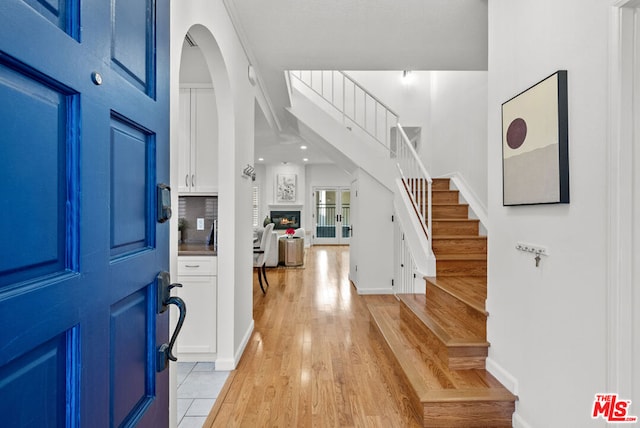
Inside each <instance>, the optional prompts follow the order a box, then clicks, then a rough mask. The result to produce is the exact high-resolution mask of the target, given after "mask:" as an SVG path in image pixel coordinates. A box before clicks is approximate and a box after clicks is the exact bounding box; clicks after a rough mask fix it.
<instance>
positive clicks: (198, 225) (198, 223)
mask: <svg viewBox="0 0 640 428" xmlns="http://www.w3.org/2000/svg"><path fill="white" fill-rule="evenodd" d="M196 229H197V230H204V219H203V218H198V219H197V220H196Z"/></svg>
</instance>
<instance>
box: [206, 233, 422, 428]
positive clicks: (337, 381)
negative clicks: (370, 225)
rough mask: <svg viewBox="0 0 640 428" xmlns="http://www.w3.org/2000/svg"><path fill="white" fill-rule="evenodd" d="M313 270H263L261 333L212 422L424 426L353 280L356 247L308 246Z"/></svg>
mask: <svg viewBox="0 0 640 428" xmlns="http://www.w3.org/2000/svg"><path fill="white" fill-rule="evenodd" d="M307 251H308V253H307V256H306V266H305V268H304V269H283V268H278V269H269V270H268V271H267V276H268V278H269V283H270V284H271V286H270V287H269V289H268V291H267V295H266V296H263V295H262V292H261V291H260V288H259V287H258V285H257V277H256V276H255V274H254V293H253V298H254V320H255V331H254V333H253V335H252V337H251V339H250V341H249V344H248V345H247V349H246V350H245V353H244V355H243V357H242V359H241V361H240V363H239V365H238V368H237V369H236V370H235V371H233V372H232V373H231V375H230V376H229V378H228V380H227V383H226V384H225V386H224V388H223V390H222V391H221V393H220V395H219V396H218V399H217V401H216V404H215V406H214V407H213V409H212V411H211V413H210V414H209V417H208V418H207V421H206V422H205V424H204V427H264V426H269V427H312V426H313V427H385V428H387V427H417V426H421V424H420V423H419V422H418V421H417V419H416V417H415V416H414V413H413V412H412V410H411V403H410V401H409V400H410V398H409V396H408V394H407V392H406V391H405V390H403V387H402V386H401V382H400V381H399V379H398V378H397V377H396V374H395V372H394V369H393V366H392V365H391V362H390V360H389V359H388V357H387V356H386V355H385V353H384V349H383V348H382V347H381V344H380V342H379V341H378V338H377V335H376V334H375V333H374V332H373V331H372V330H371V326H370V315H369V311H368V310H367V303H395V302H396V299H395V297H393V296H359V295H358V294H357V293H356V290H355V288H354V287H353V285H351V283H350V282H349V279H348V270H349V249H348V247H345V246H317V247H312V248H310V249H308V250H307Z"/></svg>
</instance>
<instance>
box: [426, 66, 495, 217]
mask: <svg viewBox="0 0 640 428" xmlns="http://www.w3.org/2000/svg"><path fill="white" fill-rule="evenodd" d="M430 102H431V109H430V111H431V116H430V122H429V126H428V127H427V129H426V130H425V132H424V134H425V136H424V140H425V141H427V143H426V144H425V149H424V150H423V151H422V153H421V157H422V161H423V162H424V163H425V165H427V168H428V171H429V173H430V174H431V175H433V176H434V177H442V176H452V175H460V176H462V178H463V179H464V181H465V182H466V183H467V185H468V186H469V188H470V189H471V191H472V192H473V193H474V194H475V197H476V198H477V200H478V201H479V202H480V204H481V205H483V206H482V208H483V209H484V210H485V211H486V209H487V72H486V71H433V72H431V101H430Z"/></svg>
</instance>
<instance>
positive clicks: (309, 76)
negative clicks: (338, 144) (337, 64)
mask: <svg viewBox="0 0 640 428" xmlns="http://www.w3.org/2000/svg"><path fill="white" fill-rule="evenodd" d="M292 77H293V78H295V79H296V80H297V81H298V82H300V83H302V84H303V85H304V86H305V87H307V88H309V89H311V90H312V91H313V92H314V93H315V94H316V95H319V96H320V97H322V99H323V100H325V101H326V102H327V103H328V104H329V105H331V106H332V107H333V108H334V109H335V111H336V112H337V113H339V115H340V117H341V120H342V123H343V124H344V125H345V126H346V127H348V128H349V129H352V130H353V125H355V126H356V127H358V128H359V129H360V130H362V131H364V133H365V134H366V135H367V136H368V137H370V138H373V139H374V140H375V141H377V142H378V143H380V144H382V145H383V146H384V147H385V148H386V149H387V150H391V136H390V133H389V129H391V128H392V127H395V126H396V125H397V123H398V115H397V114H396V113H395V112H394V111H393V110H391V109H390V108H389V107H387V106H386V105H385V104H384V103H383V102H382V101H380V100H379V99H378V98H376V97H375V96H374V95H373V94H371V93H370V92H368V91H367V90H366V89H365V88H364V87H362V85H360V84H359V83H358V82H356V81H355V80H354V79H352V78H351V77H349V76H348V75H346V74H345V73H343V72H342V71H339V70H304V71H300V70H291V71H289V78H292Z"/></svg>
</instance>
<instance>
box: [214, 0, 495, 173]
mask: <svg viewBox="0 0 640 428" xmlns="http://www.w3.org/2000/svg"><path fill="white" fill-rule="evenodd" d="M224 1H225V5H226V6H227V10H228V11H229V14H230V16H231V18H232V20H233V21H234V25H235V26H236V29H237V30H238V33H239V35H240V37H241V38H242V39H243V43H244V44H245V47H246V49H247V53H248V55H249V58H250V60H251V62H252V63H253V65H254V67H255V69H256V70H257V73H258V75H259V79H260V82H261V84H262V87H263V90H264V91H265V93H266V96H267V97H268V99H269V100H270V102H271V104H272V107H273V108H272V110H273V114H274V115H275V116H276V117H277V120H278V121H279V122H280V124H281V126H282V128H283V130H282V132H283V133H282V132H281V133H277V132H273V131H269V130H268V129H264V128H263V127H265V125H266V126H267V127H268V123H269V121H267V119H266V118H265V117H264V116H262V117H260V114H256V159H257V158H258V157H259V156H262V157H265V161H266V155H265V154H264V153H274V154H276V153H277V156H278V157H279V158H280V159H282V160H288V159H285V157H287V156H292V158H291V160H288V161H291V162H297V163H299V162H300V158H301V157H302V156H301V155H300V153H299V152H300V150H299V146H300V145H301V144H302V142H301V141H300V140H299V137H297V136H296V131H295V126H292V125H291V124H290V122H289V120H290V118H289V117H288V115H287V113H286V112H285V108H286V107H288V103H289V99H288V94H287V87H286V83H285V79H284V73H283V72H284V70H320V69H324V70H486V69H487V61H488V58H487V27H488V22H487V1H488V0H268V1H265V0H224ZM258 110H259V109H258ZM271 113H272V112H267V115H268V116H270V115H271ZM280 146H282V147H280ZM283 147H284V148H283ZM292 147H297V148H298V150H292ZM278 150H279V151H278ZM308 150H309V149H308ZM261 153H262V154H261ZM307 153H308V155H307V156H306V157H308V158H309V159H310V161H309V162H311V163H317V162H328V161H329V159H328V158H326V156H324V155H322V153H321V152H319V153H317V156H318V158H317V159H312V156H311V155H312V151H309V152H307ZM315 154H316V153H314V155H315ZM322 156H324V157H322Z"/></svg>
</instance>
